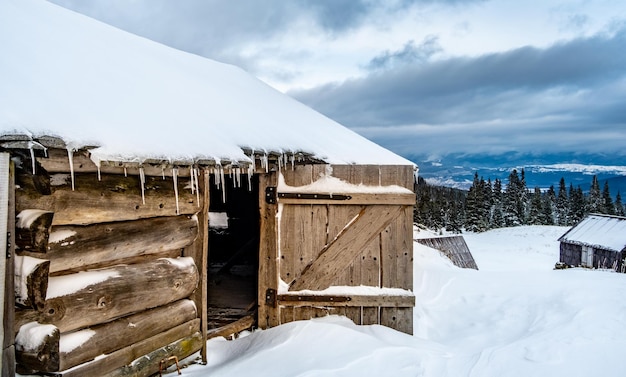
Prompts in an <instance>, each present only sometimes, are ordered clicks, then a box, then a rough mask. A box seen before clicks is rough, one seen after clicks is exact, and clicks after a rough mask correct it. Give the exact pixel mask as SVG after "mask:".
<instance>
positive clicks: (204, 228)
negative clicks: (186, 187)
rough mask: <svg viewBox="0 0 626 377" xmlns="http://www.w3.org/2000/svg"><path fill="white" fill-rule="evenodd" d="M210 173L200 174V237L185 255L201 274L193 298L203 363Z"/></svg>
mask: <svg viewBox="0 0 626 377" xmlns="http://www.w3.org/2000/svg"><path fill="white" fill-rule="evenodd" d="M209 178H210V177H209V171H208V170H206V169H205V170H202V174H199V176H198V179H199V184H198V186H200V187H202V190H201V191H200V193H201V194H202V195H201V196H200V197H201V200H202V201H201V203H202V209H201V210H200V212H198V215H197V222H198V226H197V232H198V236H197V237H196V240H195V242H194V243H193V244H191V245H190V246H189V247H187V248H186V249H185V251H184V255H186V256H190V257H192V258H193V260H194V262H195V264H196V266H197V267H198V271H199V273H200V283H199V285H198V289H196V290H195V292H194V294H193V296H192V298H193V301H194V302H195V304H196V306H197V307H198V314H199V317H200V319H201V322H200V333H201V334H202V339H203V343H202V344H203V346H202V349H201V350H200V356H201V358H202V362H206V361H207V356H206V333H207V329H208V323H207V306H208V303H207V302H208V301H207V300H208V289H209V288H208V273H209V269H208V266H209V205H210V179H209Z"/></svg>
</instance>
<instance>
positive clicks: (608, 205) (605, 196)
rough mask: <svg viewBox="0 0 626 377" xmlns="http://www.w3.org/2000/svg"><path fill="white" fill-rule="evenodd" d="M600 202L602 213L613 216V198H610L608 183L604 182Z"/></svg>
mask: <svg viewBox="0 0 626 377" xmlns="http://www.w3.org/2000/svg"><path fill="white" fill-rule="evenodd" d="M602 202H603V203H602V207H603V208H602V210H603V211H602V213H606V214H607V215H615V206H614V205H613V198H611V190H609V181H604V188H603V189H602Z"/></svg>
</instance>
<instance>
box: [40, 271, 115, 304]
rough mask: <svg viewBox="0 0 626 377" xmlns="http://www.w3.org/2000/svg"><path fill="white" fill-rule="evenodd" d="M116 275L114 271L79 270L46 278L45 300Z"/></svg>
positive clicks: (65, 294) (64, 294)
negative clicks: (46, 291) (46, 290)
mask: <svg viewBox="0 0 626 377" xmlns="http://www.w3.org/2000/svg"><path fill="white" fill-rule="evenodd" d="M118 276H119V274H118V273H117V272H116V271H108V270H94V271H81V272H77V273H75V274H69V275H63V276H53V277H51V278H49V279H48V293H47V295H46V300H49V299H51V298H55V297H61V296H67V295H69V294H72V293H74V292H78V291H80V290H81V289H83V288H87V287H89V286H90V285H94V284H98V283H101V282H103V281H106V280H108V279H112V278H115V277H118Z"/></svg>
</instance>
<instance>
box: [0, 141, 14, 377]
mask: <svg viewBox="0 0 626 377" xmlns="http://www.w3.org/2000/svg"><path fill="white" fill-rule="evenodd" d="M14 179H15V172H14V167H13V163H12V162H11V159H10V154H9V153H0V295H1V297H0V298H1V300H0V301H1V310H0V317H2V323H3V330H2V334H0V340H1V342H0V343H1V344H2V358H1V359H0V370H2V377H5V376H14V375H15V347H14V345H13V344H14V343H15V342H14V336H13V334H14V332H13V326H14V322H15V309H14V307H15V291H14V282H13V274H14V271H13V255H14V245H15V182H14Z"/></svg>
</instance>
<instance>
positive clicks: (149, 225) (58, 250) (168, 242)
mask: <svg viewBox="0 0 626 377" xmlns="http://www.w3.org/2000/svg"><path fill="white" fill-rule="evenodd" d="M50 235H51V237H50V239H49V242H48V247H47V249H48V250H47V253H46V254H45V258H46V259H49V260H50V273H51V274H53V275H58V273H59V272H66V273H67V272H72V271H79V270H88V269H94V268H102V267H108V266H112V265H115V264H119V263H120V260H122V261H128V260H129V258H134V257H141V256H146V255H153V256H154V255H157V254H163V253H164V252H168V251H170V250H178V254H179V255H180V251H181V250H182V248H184V247H185V246H188V245H191V244H192V243H193V242H194V240H195V239H196V237H197V236H198V221H197V220H196V219H195V218H194V217H192V216H167V217H156V218H151V219H139V220H133V221H120V222H112V223H102V224H93V225H86V226H72V225H61V226H54V227H52V231H51V232H50ZM171 254H172V253H168V255H171ZM174 254H175V253H174ZM20 255H29V256H38V257H41V254H39V255H36V254H34V253H28V252H21V253H20Z"/></svg>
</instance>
